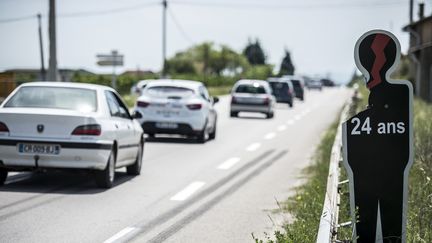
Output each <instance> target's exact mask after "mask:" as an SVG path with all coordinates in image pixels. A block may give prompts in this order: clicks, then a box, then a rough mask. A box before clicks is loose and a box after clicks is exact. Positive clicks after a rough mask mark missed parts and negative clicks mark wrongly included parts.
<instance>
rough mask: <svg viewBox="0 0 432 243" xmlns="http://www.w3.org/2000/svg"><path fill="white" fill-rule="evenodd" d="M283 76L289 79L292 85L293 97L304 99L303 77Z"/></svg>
mask: <svg viewBox="0 0 432 243" xmlns="http://www.w3.org/2000/svg"><path fill="white" fill-rule="evenodd" d="M283 78H288V79H289V80H291V83H292V84H293V87H294V92H295V97H297V98H299V99H300V100H304V99H305V97H304V81H303V78H301V77H297V76H291V75H287V76H283Z"/></svg>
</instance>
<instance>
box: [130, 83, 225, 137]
mask: <svg viewBox="0 0 432 243" xmlns="http://www.w3.org/2000/svg"><path fill="white" fill-rule="evenodd" d="M218 101H219V99H218V98H217V97H211V96H210V95H209V93H208V91H207V88H206V87H205V86H204V84H203V83H201V82H198V81H189V80H175V79H162V80H158V81H154V82H151V83H149V84H148V85H147V86H146V87H145V88H144V90H143V92H142V95H141V96H140V97H138V100H137V102H136V105H135V107H134V110H135V111H136V112H139V113H141V114H142V117H141V118H140V119H138V121H139V122H140V124H141V125H142V127H143V128H144V131H145V133H146V134H148V135H149V136H150V137H154V136H155V135H156V134H178V135H185V136H188V137H195V138H196V139H197V141H198V142H200V143H204V142H205V141H206V140H207V137H208V138H209V139H215V137H216V121H217V113H216V110H215V109H214V104H215V103H217V102H218Z"/></svg>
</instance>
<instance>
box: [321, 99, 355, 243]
mask: <svg viewBox="0 0 432 243" xmlns="http://www.w3.org/2000/svg"><path fill="white" fill-rule="evenodd" d="M351 105H352V102H351V101H350V102H348V103H347V104H346V105H345V107H344V109H343V110H342V113H341V116H340V120H339V125H338V129H337V133H336V137H335V140H334V143H333V147H332V150H331V157H330V165H329V174H328V177H327V190H326V195H325V199H324V206H323V211H322V214H321V219H320V224H319V230H318V235H317V240H316V242H317V243H330V242H340V241H338V240H337V231H338V228H339V227H343V226H348V225H350V224H351V222H347V223H343V224H339V223H338V214H339V204H340V194H339V191H340V190H339V187H340V185H341V184H344V183H347V182H348V181H342V182H340V181H339V171H340V165H341V163H342V161H343V158H342V123H343V122H344V121H345V120H346V119H347V117H348V112H349V110H350V107H351Z"/></svg>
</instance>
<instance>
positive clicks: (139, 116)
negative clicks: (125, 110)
mask: <svg viewBox="0 0 432 243" xmlns="http://www.w3.org/2000/svg"><path fill="white" fill-rule="evenodd" d="M142 117H143V116H142V114H141V113H140V112H138V111H134V113H133V114H132V118H133V119H141V118H142Z"/></svg>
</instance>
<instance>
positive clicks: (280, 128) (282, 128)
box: [277, 125, 287, 132]
mask: <svg viewBox="0 0 432 243" xmlns="http://www.w3.org/2000/svg"><path fill="white" fill-rule="evenodd" d="M286 128H287V127H286V126H285V125H280V126H278V128H277V130H278V131H279V132H282V131H284V130H285V129H286Z"/></svg>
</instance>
